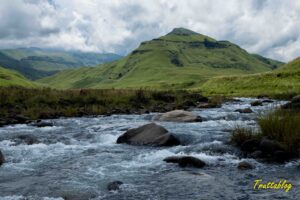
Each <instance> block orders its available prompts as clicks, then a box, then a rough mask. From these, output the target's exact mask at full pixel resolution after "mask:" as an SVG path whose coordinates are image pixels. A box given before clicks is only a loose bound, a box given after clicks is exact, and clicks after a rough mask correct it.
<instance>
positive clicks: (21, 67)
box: [0, 52, 55, 80]
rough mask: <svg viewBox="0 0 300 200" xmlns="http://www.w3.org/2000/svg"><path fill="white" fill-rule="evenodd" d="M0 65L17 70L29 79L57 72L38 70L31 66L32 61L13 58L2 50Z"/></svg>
mask: <svg viewBox="0 0 300 200" xmlns="http://www.w3.org/2000/svg"><path fill="white" fill-rule="evenodd" d="M0 65H1V66H2V67H4V68H7V69H10V70H14V71H17V72H19V73H21V74H22V75H24V76H25V77H26V78H28V79H32V80H35V79H39V78H42V77H46V76H50V75H53V74H54V73H55V72H46V71H41V70H37V69H34V68H32V67H31V65H30V63H27V62H26V61H19V60H16V59H13V58H11V57H9V56H7V55H6V54H3V53H1V52H0Z"/></svg>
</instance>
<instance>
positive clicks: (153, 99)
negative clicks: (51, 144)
mask: <svg viewBox="0 0 300 200" xmlns="http://www.w3.org/2000/svg"><path fill="white" fill-rule="evenodd" d="M198 101H207V99H206V98H205V97H203V96H201V95H200V94H197V93H191V92H187V91H152V90H114V89H107V90H102V89H101V90H99V89H97V90H96V89H85V90H55V89H49V88H44V89H28V88H27V89H26V88H21V87H1V88H0V107H1V110H0V118H8V117H10V116H13V115H23V116H25V117H28V118H30V119H43V118H56V117H60V116H65V117H74V116H84V115H102V114H104V115H108V114H114V113H126V114H133V113H144V112H148V111H149V112H152V111H153V112H165V111H168V110H172V109H179V108H185V107H189V106H192V105H196V103H197V102H198Z"/></svg>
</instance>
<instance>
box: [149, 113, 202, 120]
mask: <svg viewBox="0 0 300 200" xmlns="http://www.w3.org/2000/svg"><path fill="white" fill-rule="evenodd" d="M153 119H154V120H157V121H168V122H201V121H202V118H201V117H200V116H197V115H195V114H194V113H192V112H188V111H184V110H173V111H170V112H167V113H164V114H161V115H157V116H155V117H154V118H153Z"/></svg>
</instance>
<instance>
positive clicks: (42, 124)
mask: <svg viewBox="0 0 300 200" xmlns="http://www.w3.org/2000/svg"><path fill="white" fill-rule="evenodd" d="M31 125H32V126H36V127H39V128H41V127H47V126H53V123H51V122H44V121H37V122H36V123H33V124H31Z"/></svg>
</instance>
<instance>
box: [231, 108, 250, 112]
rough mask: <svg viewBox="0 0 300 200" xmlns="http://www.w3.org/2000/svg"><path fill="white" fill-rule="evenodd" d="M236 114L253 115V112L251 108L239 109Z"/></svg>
mask: <svg viewBox="0 0 300 200" xmlns="http://www.w3.org/2000/svg"><path fill="white" fill-rule="evenodd" d="M234 112H239V113H253V110H252V109H251V108H245V109H237V110H235V111H234Z"/></svg>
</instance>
